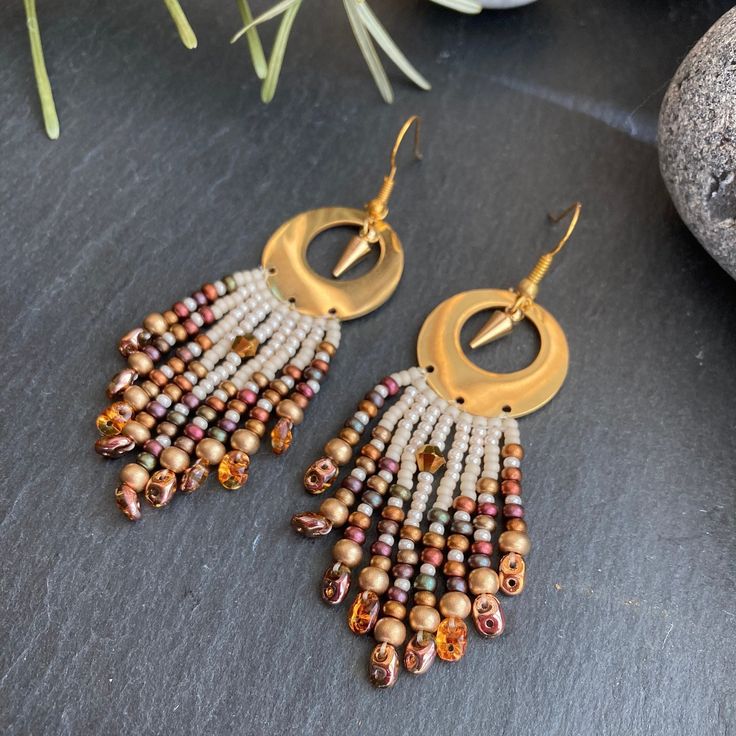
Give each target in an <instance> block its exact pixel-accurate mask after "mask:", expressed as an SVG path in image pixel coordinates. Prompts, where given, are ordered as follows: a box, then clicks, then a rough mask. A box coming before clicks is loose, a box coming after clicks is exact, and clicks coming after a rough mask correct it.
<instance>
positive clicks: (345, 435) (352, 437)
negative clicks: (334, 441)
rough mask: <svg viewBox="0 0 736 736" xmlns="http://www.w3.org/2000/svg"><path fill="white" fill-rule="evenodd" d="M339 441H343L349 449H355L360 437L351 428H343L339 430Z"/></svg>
mask: <svg viewBox="0 0 736 736" xmlns="http://www.w3.org/2000/svg"><path fill="white" fill-rule="evenodd" d="M339 436H340V439H341V440H345V442H347V443H348V444H349V445H350V446H351V447H355V445H357V444H358V442H359V441H360V435H359V434H358V433H357V432H356V431H355V430H354V429H353V428H352V427H343V428H342V429H341V430H340V435H339Z"/></svg>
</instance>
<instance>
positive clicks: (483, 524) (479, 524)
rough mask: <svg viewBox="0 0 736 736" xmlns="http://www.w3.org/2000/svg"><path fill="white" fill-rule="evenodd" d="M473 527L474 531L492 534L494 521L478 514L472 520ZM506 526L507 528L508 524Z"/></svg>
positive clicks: (494, 528) (494, 527) (494, 525)
mask: <svg viewBox="0 0 736 736" xmlns="http://www.w3.org/2000/svg"><path fill="white" fill-rule="evenodd" d="M473 526H474V527H475V528H476V529H487V530H488V531H489V532H493V531H495V530H496V520H495V519H494V518H493V517H492V516H486V515H485V514H478V516H476V517H475V518H474V519H473ZM506 526H508V524H507V525H506Z"/></svg>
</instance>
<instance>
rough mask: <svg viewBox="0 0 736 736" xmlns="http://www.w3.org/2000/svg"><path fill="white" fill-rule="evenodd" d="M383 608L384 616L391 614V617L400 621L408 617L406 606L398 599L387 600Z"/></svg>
mask: <svg viewBox="0 0 736 736" xmlns="http://www.w3.org/2000/svg"><path fill="white" fill-rule="evenodd" d="M381 610H382V611H383V614H384V616H391V618H395V619H398V620H399V621H403V620H404V619H405V618H406V606H405V605H404V604H403V603H399V602H398V601H386V602H385V603H384V604H383V608H382V609H381Z"/></svg>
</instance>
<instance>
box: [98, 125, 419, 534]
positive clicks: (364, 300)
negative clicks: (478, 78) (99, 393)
mask: <svg viewBox="0 0 736 736" xmlns="http://www.w3.org/2000/svg"><path fill="white" fill-rule="evenodd" d="M412 124H416V128H415V139H414V153H415V155H416V157H417V158H420V157H421V156H420V153H419V126H420V119H419V118H418V117H417V116H413V117H411V118H409V119H408V120H407V121H406V122H405V123H404V125H403V126H402V128H401V130H400V131H399V134H398V136H397V138H396V141H395V143H394V146H393V149H392V150H391V155H390V171H389V174H388V176H386V177H384V180H383V184H382V186H381V189H380V191H379V193H378V195H377V196H376V197H375V198H374V199H372V200H371V201H370V202H369V203H368V204H367V205H366V206H365V208H364V209H363V210H359V209H353V208H348V207H322V208H320V209H316V210H311V211H308V212H303V213H301V214H299V215H296V216H295V217H293V218H292V219H290V220H288V221H287V222H285V223H284V224H283V225H281V227H279V228H278V230H276V232H275V233H274V234H273V235H272V236H271V238H270V240H269V241H268V243H267V244H266V247H265V248H264V250H263V254H262V260H261V266H260V268H256V269H253V270H249V271H237V272H235V273H233V274H231V275H229V276H226V277H225V278H223V279H221V280H219V281H214V282H212V283H207V284H205V285H204V286H202V287H201V288H200V289H199V290H198V291H195V292H194V293H193V294H192V295H191V296H190V297H187V298H185V299H182V300H181V301H179V302H176V304H174V305H173V307H172V308H171V309H170V310H167V311H165V312H164V313H163V314H150V315H148V316H147V317H146V318H145V319H144V320H143V325H142V327H138V328H136V329H133V330H131V331H130V332H128V333H127V334H126V335H124V336H123V338H122V339H121V340H120V342H119V344H118V349H119V351H120V353H121V354H122V355H123V357H124V358H126V360H127V363H128V365H127V367H126V368H124V369H123V370H122V371H120V372H119V373H118V374H117V375H115V376H114V377H113V379H112V380H111V382H110V384H109V386H108V388H107V395H108V396H109V397H110V398H111V399H114V403H113V404H112V405H111V406H109V407H108V408H107V409H105V411H103V413H102V414H100V416H99V417H98V418H97V428H98V430H99V431H100V434H102V437H101V438H100V439H99V440H97V442H96V444H95V449H96V451H97V452H98V453H99V454H100V455H102V456H103V457H109V458H111V457H120V456H122V455H124V454H126V453H128V452H130V451H132V450H135V449H139V450H140V453H139V455H138V456H137V458H136V460H135V462H131V463H129V464H127V465H125V467H123V469H122V471H121V473H120V485H119V486H118V488H117V490H116V491H115V500H116V502H117V505H118V507H119V508H120V510H121V511H122V512H123V514H124V515H125V516H126V517H127V518H128V519H130V520H131V521H136V520H138V519H140V518H141V500H140V494H142V495H143V496H144V498H145V499H146V501H148V503H149V504H150V505H151V506H153V507H156V508H160V507H162V506H167V505H168V504H169V503H170V502H171V500H172V498H173V497H174V495H175V494H176V493H177V492H178V493H185V494H187V493H192V492H193V491H196V490H197V489H198V488H199V487H200V486H201V485H202V484H203V483H204V482H205V480H206V479H207V476H208V475H209V473H210V471H211V470H212V469H213V468H215V467H216V468H217V477H218V479H219V481H220V483H221V484H222V486H224V487H225V488H226V489H228V490H235V489H237V488H240V487H241V486H243V484H244V483H245V482H246V481H247V479H248V471H249V467H250V458H251V456H252V455H253V453H255V452H256V451H257V450H258V448H259V445H260V443H261V439H262V438H263V437H264V435H265V433H266V430H267V425H268V424H269V422H270V420H271V419H272V417H273V415H274V414H275V417H273V418H274V419H275V422H274V424H273V427H272V429H271V432H270V443H271V449H272V450H273V451H274V453H276V454H282V453H284V452H285V451H286V450H287V449H288V448H289V446H290V445H291V443H292V435H293V432H294V428H295V427H296V425H299V424H301V422H302V420H303V419H304V412H305V410H306V408H307V406H308V405H309V403H310V402H311V400H312V399H313V398H314V397H315V395H316V394H317V393H318V392H319V390H320V385H321V383H322V381H323V380H324V378H325V377H326V376H327V373H328V372H329V369H330V365H331V361H332V359H333V358H334V356H335V352H336V350H337V348H338V346H339V344H340V326H341V323H342V322H344V321H347V320H350V319H355V318H357V317H360V316H362V315H364V314H367V313H369V312H372V311H373V310H375V309H377V308H378V307H380V306H381V305H382V304H383V303H384V302H385V301H386V300H387V299H388V298H389V297H390V296H391V295H392V294H393V292H394V291H395V289H396V287H397V286H398V283H399V280H400V279H401V274H402V271H403V267H404V253H403V249H402V246H401V242H400V241H399V238H398V236H397V235H396V232H395V231H394V230H393V229H392V228H391V226H390V225H389V224H388V222H387V221H386V217H387V215H388V201H389V197H390V196H391V193H392V191H393V188H394V183H395V177H396V171H397V166H396V156H397V153H398V149H399V146H400V144H401V142H402V140H403V138H404V136H405V135H406V133H407V132H408V130H409V128H410V127H411V126H412ZM343 226H354V227H357V228H359V232H358V234H357V235H356V236H355V237H354V238H352V240H351V241H350V242H349V244H348V245H347V247H346V249H345V251H344V252H343V254H342V256H341V258H340V259H339V261H338V263H337V265H336V266H335V268H334V270H333V277H334V278H332V279H329V278H325V277H323V276H321V275H319V274H318V273H316V272H315V271H313V270H312V268H311V267H310V266H309V263H308V262H307V257H306V254H307V248H308V247H309V245H310V243H311V241H312V240H313V239H314V238H315V237H316V236H317V235H319V234H320V233H322V232H324V231H325V230H328V229H329V228H333V227H343ZM374 247H376V248H377V249H378V258H377V261H376V263H375V265H374V266H373V268H372V269H371V270H370V271H369V272H368V273H366V274H364V275H362V276H360V277H358V278H353V279H347V280H345V279H340V277H341V276H342V275H343V274H345V273H346V272H347V271H348V270H350V269H351V268H352V267H353V266H355V265H356V264H357V263H358V262H359V261H360V260H362V259H363V258H364V257H365V256H367V255H368V254H369V253H370V252H371V251H372V250H373V248H374ZM177 346H178V347H177ZM360 416H361V417H364V415H363V414H361V415H360ZM365 421H366V422H367V421H368V417H367V415H365ZM359 428H362V427H360V426H359V424H358V422H357V421H356V422H354V423H353V425H351V428H346V429H345V430H344V431H343V432H342V433H341V436H340V439H339V441H338V442H339V445H338V444H337V443H333V446H334V449H335V452H334V454H335V455H336V457H337V458H338V459H339V460H340V461H341V462H345V461H347V459H348V458H349V456H350V455H351V454H352V445H353V444H355V443H356V442H357V441H358V438H359V432H358V431H357V430H358V429H359ZM320 472H322V473H323V475H324V477H325V478H327V477H328V475H329V473H328V471H327V469H326V468H321V471H320Z"/></svg>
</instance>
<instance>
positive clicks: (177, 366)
mask: <svg viewBox="0 0 736 736" xmlns="http://www.w3.org/2000/svg"><path fill="white" fill-rule="evenodd" d="M168 366H169V368H171V370H172V371H174V373H184V371H185V370H186V369H187V366H186V363H185V362H184V361H183V360H182V359H181V358H177V357H176V356H174V357H172V358H169V360H168Z"/></svg>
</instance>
